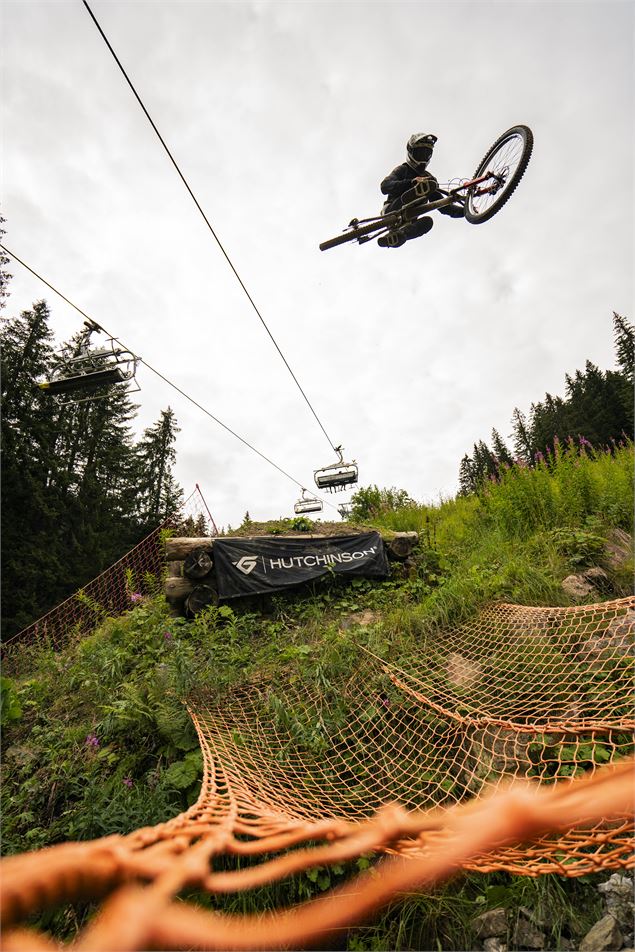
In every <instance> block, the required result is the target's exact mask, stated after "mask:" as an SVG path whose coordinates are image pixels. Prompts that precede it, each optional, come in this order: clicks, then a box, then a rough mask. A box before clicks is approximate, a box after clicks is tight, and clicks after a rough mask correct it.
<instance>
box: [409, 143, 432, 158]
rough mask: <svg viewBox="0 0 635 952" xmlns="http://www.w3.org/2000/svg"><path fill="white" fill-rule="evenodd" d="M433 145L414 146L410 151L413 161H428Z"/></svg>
mask: <svg viewBox="0 0 635 952" xmlns="http://www.w3.org/2000/svg"><path fill="white" fill-rule="evenodd" d="M432 149H433V145H432V144H431V145H416V146H415V147H414V149H413V150H412V154H413V156H414V158H415V159H429V158H430V156H431V155H432Z"/></svg>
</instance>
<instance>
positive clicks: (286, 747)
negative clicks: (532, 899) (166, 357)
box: [0, 598, 635, 950]
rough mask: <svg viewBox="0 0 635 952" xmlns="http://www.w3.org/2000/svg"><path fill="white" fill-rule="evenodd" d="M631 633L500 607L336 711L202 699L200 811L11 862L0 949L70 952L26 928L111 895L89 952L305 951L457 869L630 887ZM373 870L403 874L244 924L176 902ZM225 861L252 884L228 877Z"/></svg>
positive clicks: (371, 677) (589, 614)
mask: <svg viewBox="0 0 635 952" xmlns="http://www.w3.org/2000/svg"><path fill="white" fill-rule="evenodd" d="M634 628H635V598H627V599H619V600H617V601H612V602H605V603H603V604H599V605H586V606H581V607H576V608H525V607H522V606H517V605H497V606H492V607H491V608H489V609H488V610H486V611H485V612H484V613H483V614H482V615H481V616H480V617H479V618H477V619H476V620H475V621H474V622H472V623H470V624H468V625H465V626H463V627H461V628H460V629H457V630H455V631H448V632H441V633H435V634H430V635H429V636H427V637H423V636H422V639H421V643H420V645H419V652H418V655H417V656H416V657H414V658H411V657H410V656H409V660H408V665H407V670H406V665H405V664H403V665H400V664H399V659H397V658H393V659H387V658H381V657H378V656H377V655H374V654H371V653H369V652H367V651H363V649H360V654H363V656H364V658H365V659H366V660H365V661H364V663H360V664H359V665H356V666H355V671H354V672H351V675H350V679H349V680H348V682H347V683H346V684H345V685H344V687H343V690H342V692H341V694H339V693H338V692H334V691H333V690H331V689H330V688H329V687H328V685H325V684H322V685H320V684H316V686H315V689H314V690H312V691H307V690H306V685H305V684H304V683H302V684H301V683H300V682H299V681H296V682H292V681H291V679H289V678H287V681H286V682H282V681H279V682H275V681H272V682H270V683H269V684H267V685H255V684H249V685H244V686H243V687H242V688H241V689H240V690H239V691H236V692H235V693H234V694H233V696H232V697H231V698H229V699H228V698H224V699H223V700H222V702H219V703H216V704H214V705H211V704H209V703H208V704H204V703H202V701H201V700H200V699H199V698H196V699H193V700H192V702H191V714H192V718H193V720H194V723H195V725H196V727H197V730H198V734H199V739H200V743H201V749H202V751H203V757H204V768H205V769H204V778H203V784H202V787H201V792H200V796H199V798H198V801H197V802H196V804H195V805H194V806H192V807H191V808H190V809H189V810H188V811H186V812H185V813H183V814H181V815H180V816H178V817H176V818H175V819H173V820H171V821H170V822H168V823H164V824H159V825H158V826H155V827H150V828H146V829H142V830H138V831H136V832H135V833H131V834H130V835H128V836H125V837H122V836H110V837H105V838H104V839H102V840H97V841H94V842H91V843H69V844H65V845H61V846H56V847H52V848H50V849H47V850H42V851H39V852H37V853H33V854H24V855H22V856H16V857H9V858H8V859H6V860H4V861H3V862H2V864H1V865H0V871H2V873H3V884H4V888H3V892H4V897H3V912H2V917H3V918H2V923H3V927H4V928H5V929H6V930H7V931H6V933H5V936H4V948H5V949H14V948H24V947H28V948H43V949H44V948H55V947H56V946H54V945H53V944H52V943H51V942H50V940H49V939H48V938H46V937H44V936H43V935H41V934H37V935H36V934H35V933H34V932H30V933H28V934H27V933H26V932H25V930H24V929H20V928H18V924H19V923H20V922H21V921H23V920H24V919H25V918H26V917H27V916H29V915H31V914H32V913H33V912H36V911H37V910H39V909H40V908H42V907H43V906H45V905H50V904H60V903H64V902H68V901H71V900H77V899H79V898H81V897H91V898H101V897H103V896H104V895H106V894H108V893H113V895H111V896H110V897H109V898H108V899H107V900H106V902H105V903H104V905H103V907H102V910H101V912H100V914H99V915H98V916H97V917H96V918H95V919H94V920H93V922H92V923H91V924H90V925H89V926H88V927H87V928H86V929H85V930H84V932H83V933H81V934H80V936H79V938H78V941H77V944H76V946H75V947H76V948H77V949H93V950H94V949H119V950H133V949H181V948H187V949H251V948H267V949H268V948H272V949H273V948H284V947H289V946H290V947H298V946H300V945H306V944H309V943H312V942H315V941H318V940H319V941H325V940H328V939H329V938H332V937H333V934H334V932H336V931H338V930H341V929H344V928H346V927H347V926H350V925H351V924H354V923H357V922H359V921H360V919H362V918H363V917H366V916H368V915H369V914H370V913H371V912H373V911H374V910H376V909H378V908H379V907H380V906H382V905H384V904H386V903H387V902H389V901H390V899H392V898H393V897H394V896H395V895H396V894H398V893H400V892H403V891H405V890H408V889H410V890H411V889H414V888H423V887H425V886H429V885H432V884H435V883H438V882H440V881H442V880H443V879H444V878H446V877H447V876H449V875H451V874H452V873H454V872H456V871H457V870H460V869H472V870H481V871H489V870H507V871H510V872H513V873H519V874H524V875H531V876H537V875H540V874H543V873H549V872H556V873H559V874H561V875H565V876H579V875H581V874H583V873H589V872H594V871H600V870H609V869H616V868H631V867H632V866H633V865H635V859H634V856H633V799H634V797H633V794H634V785H633V775H634V766H635V761H634V760H633V758H632V756H631V755H632V751H633V737H632V732H633V727H634V726H635V725H634V719H633V715H632V708H631V700H632V698H631V687H632V678H631V669H632V661H633V650H632V649H633V635H634ZM369 852H375V853H377V852H384V853H388V854H394V855H390V856H386V857H385V858H384V859H382V860H381V861H380V862H378V863H377V865H376V866H375V867H374V870H373V871H372V872H369V873H366V874H362V875H360V876H358V877H355V878H353V879H352V880H350V881H349V882H348V883H346V884H345V885H343V886H341V887H338V888H337V889H334V890H332V891H330V892H329V893H326V894H325V895H324V896H323V897H322V898H320V899H319V900H316V901H314V902H311V903H306V904H303V905H300V906H298V907H296V908H293V909H290V910H285V911H279V912H275V913H268V914H266V915H263V916H258V917H240V916H233V917H232V916H227V915H223V914H221V913H217V912H210V911H204V910H202V909H200V908H196V907H193V906H191V905H186V904H183V903H181V902H179V901H175V897H176V896H177V895H178V893H179V892H180V891H182V890H184V889H190V888H198V889H203V890H207V891H208V892H210V893H212V894H222V893H227V892H234V891H238V890H244V889H253V888H255V887H257V886H261V885H263V884H265V883H271V882H275V881H277V880H279V879H281V878H283V877H287V876H289V875H292V874H294V873H297V872H300V871H302V870H305V869H307V868H310V867H314V866H317V865H326V864H329V863H331V864H334V863H341V862H343V861H345V860H348V859H353V858H355V857H359V856H360V855H362V854H365V853H369ZM276 854H277V855H276ZM221 856H222V857H227V856H233V857H238V858H242V863H241V864H240V865H241V866H243V865H244V862H245V859H246V858H248V860H249V865H247V867H246V868H236V869H235V870H229V871H228V870H222V869H219V868H218V858H219V857H221ZM259 859H260V860H261V862H257V861H258V860H259ZM226 863H227V861H226V859H225V860H224V865H226Z"/></svg>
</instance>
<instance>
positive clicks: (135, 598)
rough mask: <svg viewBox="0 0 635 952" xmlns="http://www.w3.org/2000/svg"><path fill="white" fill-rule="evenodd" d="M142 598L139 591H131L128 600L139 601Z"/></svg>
mask: <svg viewBox="0 0 635 952" xmlns="http://www.w3.org/2000/svg"><path fill="white" fill-rule="evenodd" d="M142 598H143V595H142V594H141V592H133V593H132V595H131V596H130V601H131V602H140V601H141V599H142Z"/></svg>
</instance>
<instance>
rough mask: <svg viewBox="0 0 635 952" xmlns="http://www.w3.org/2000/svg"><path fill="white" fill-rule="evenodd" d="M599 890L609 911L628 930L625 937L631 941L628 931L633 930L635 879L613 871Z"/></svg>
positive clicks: (624, 929)
mask: <svg viewBox="0 0 635 952" xmlns="http://www.w3.org/2000/svg"><path fill="white" fill-rule="evenodd" d="M598 892H599V893H600V894H601V895H602V896H604V902H605V904H606V911H607V913H608V914H609V915H611V916H613V918H614V919H615V920H616V922H617V924H618V925H619V926H620V928H621V929H622V930H623V931H625V932H626V935H625V936H624V939H629V941H630V939H631V936H630V935H628V933H630V932H631V931H632V927H633V917H634V916H635V902H634V901H633V880H632V879H631V878H630V876H626V875H624V874H622V873H613V875H612V876H610V877H609V879H607V880H606V882H604V883H600V885H599V886H598Z"/></svg>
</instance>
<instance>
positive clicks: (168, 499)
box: [137, 407, 183, 525]
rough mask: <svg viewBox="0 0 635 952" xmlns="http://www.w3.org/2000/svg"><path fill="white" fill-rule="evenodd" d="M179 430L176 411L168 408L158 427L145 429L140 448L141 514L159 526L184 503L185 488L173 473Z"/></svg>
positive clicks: (159, 420) (157, 424)
mask: <svg viewBox="0 0 635 952" xmlns="http://www.w3.org/2000/svg"><path fill="white" fill-rule="evenodd" d="M179 432H180V430H179V427H178V426H177V425H176V417H175V415H174V411H173V410H172V409H171V408H170V407H168V408H167V410H162V411H161V415H160V417H159V419H158V421H157V422H156V423H155V424H154V426H150V427H148V428H147V429H146V430H145V431H144V433H143V437H142V439H141V442H140V443H139V446H138V448H137V458H138V472H139V487H138V490H139V499H140V501H141V507H142V510H141V513H140V515H141V518H142V520H144V521H145V522H147V523H148V524H152V525H158V524H159V523H160V522H162V521H163V520H164V519H166V518H167V517H168V516H169V515H171V514H172V513H173V512H175V510H176V509H177V508H178V507H179V506H180V505H181V503H182V502H183V490H182V489H181V487H180V486H178V484H177V483H176V482H175V480H174V477H173V474H172V467H173V465H174V463H175V462H176V451H175V449H174V443H175V441H176V435H177V433H179Z"/></svg>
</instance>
